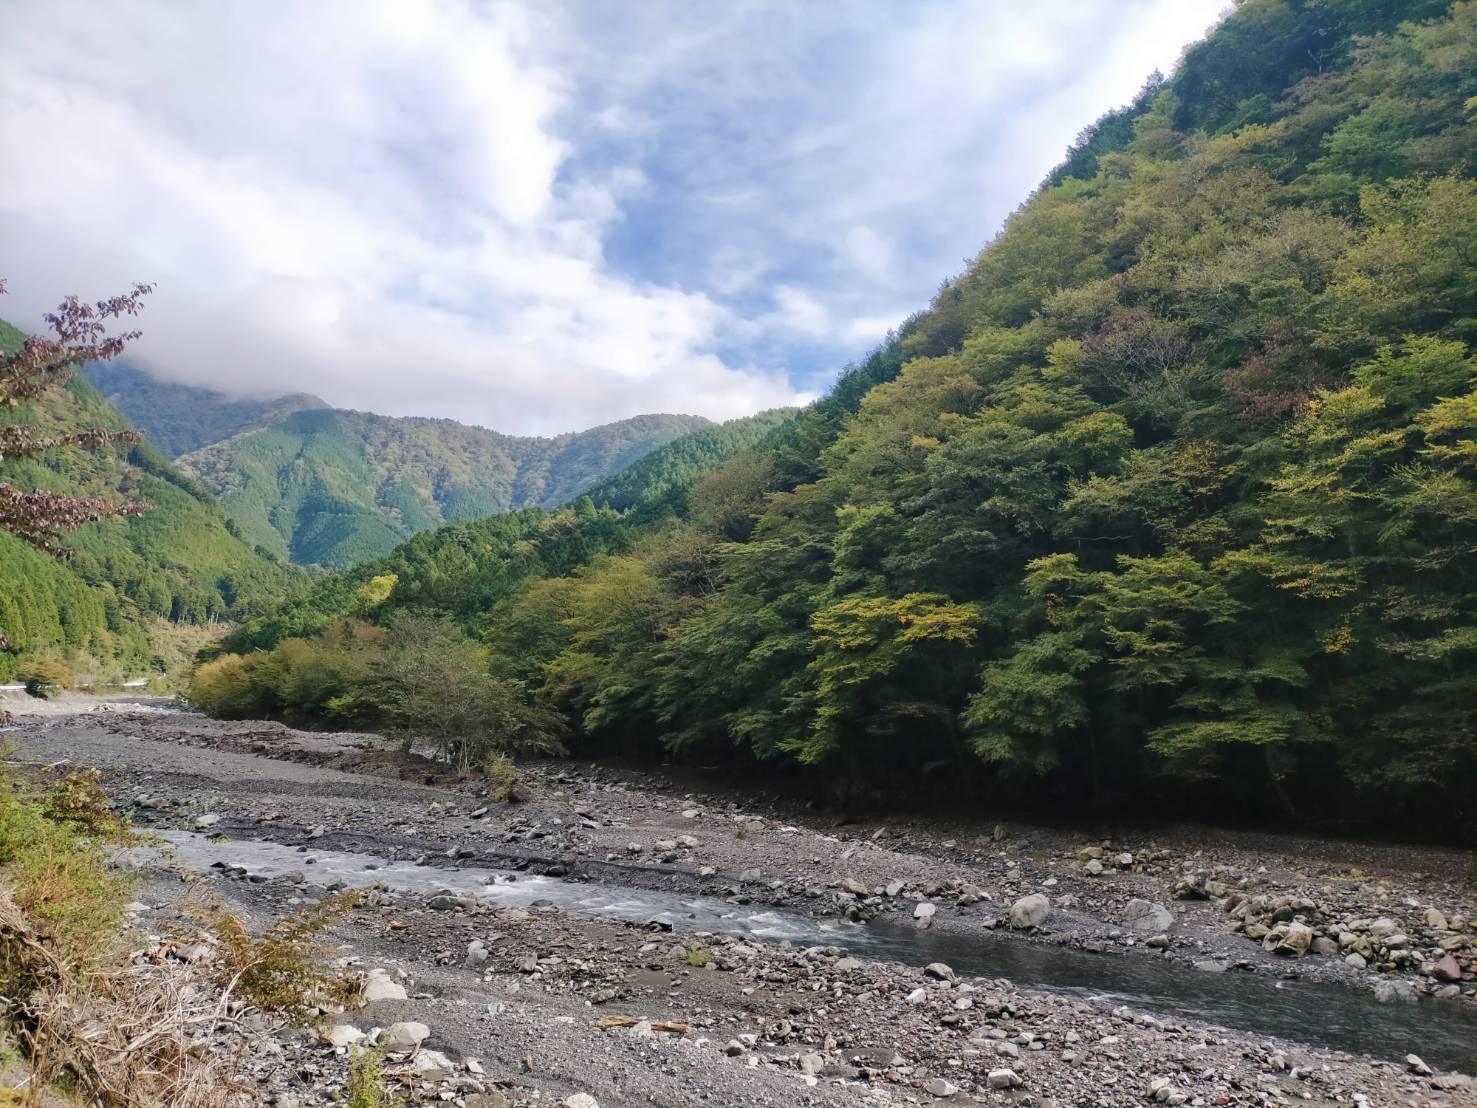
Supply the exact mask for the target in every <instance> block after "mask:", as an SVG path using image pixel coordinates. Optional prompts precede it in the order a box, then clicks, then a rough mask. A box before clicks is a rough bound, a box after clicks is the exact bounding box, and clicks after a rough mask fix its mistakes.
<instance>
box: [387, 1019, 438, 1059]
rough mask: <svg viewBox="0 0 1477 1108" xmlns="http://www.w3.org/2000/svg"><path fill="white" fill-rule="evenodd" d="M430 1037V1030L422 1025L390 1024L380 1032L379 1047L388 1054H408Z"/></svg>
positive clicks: (413, 1023)
mask: <svg viewBox="0 0 1477 1108" xmlns="http://www.w3.org/2000/svg"><path fill="white" fill-rule="evenodd" d="M430 1037H431V1029H430V1028H429V1027H427V1026H426V1025H425V1024H423V1023H415V1022H413V1021H407V1022H405V1023H392V1024H390V1026H389V1027H387V1028H385V1029H384V1030H383V1031H381V1032H380V1040H379V1045H380V1046H382V1047H384V1049H385V1052H386V1053H388V1054H409V1053H410V1052H411V1051H412V1050H415V1049H416V1048H417V1047H418V1046H420V1045H421V1043H423V1042H425V1041H426V1040H427V1039H429V1038H430Z"/></svg>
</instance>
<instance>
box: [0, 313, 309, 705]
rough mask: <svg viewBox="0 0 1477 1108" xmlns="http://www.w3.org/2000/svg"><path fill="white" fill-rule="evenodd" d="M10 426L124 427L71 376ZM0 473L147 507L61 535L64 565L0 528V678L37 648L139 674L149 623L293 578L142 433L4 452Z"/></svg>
mask: <svg viewBox="0 0 1477 1108" xmlns="http://www.w3.org/2000/svg"><path fill="white" fill-rule="evenodd" d="M23 341H24V336H23V335H22V333H21V332H20V331H18V330H16V329H15V328H13V327H11V326H9V325H8V324H3V323H0V346H3V348H5V349H16V348H18V347H19V345H20V343H21V342H23ZM16 423H33V424H34V425H35V427H36V430H37V433H38V434H39V435H40V436H42V437H48V436H54V435H57V434H62V433H66V432H68V431H76V430H79V429H81V428H84V427H96V428H102V429H105V430H119V429H123V428H126V427H128V422H127V421H126V420H125V419H124V418H123V417H122V416H121V415H120V414H119V413H118V412H117V411H116V410H115V409H113V408H112V406H111V405H109V404H108V403H107V401H105V400H104V399H103V398H102V396H101V395H99V393H98V392H97V390H96V389H95V388H94V387H93V386H92V385H91V384H89V383H88V382H87V381H86V380H84V379H82V378H80V377H76V378H73V380H72V381H71V382H70V383H68V384H67V386H66V387H65V388H62V389H59V390H56V391H53V392H48V393H46V394H44V395H43V396H41V397H39V398H37V399H35V400H32V401H29V402H27V403H25V404H22V405H20V406H19V407H18V408H14V409H0V424H5V425H12V424H16ZM0 480H4V481H8V482H11V483H13V484H15V485H17V486H18V487H20V488H24V489H30V488H42V489H50V490H53V491H58V492H64V493H69V494H72V495H82V496H99V497H105V498H108V499H110V500H113V501H116V502H124V501H138V502H141V503H144V504H146V505H148V507H149V510H148V511H147V512H145V513H144V514H142V515H140V516H137V517H135V518H130V519H108V520H103V521H102V522H98V523H93V524H89V525H88V526H86V527H84V528H82V529H81V530H79V531H77V532H76V533H75V534H74V535H72V536H69V538H68V545H69V546H70V547H71V548H72V551H73V554H72V557H71V560H70V561H67V562H59V561H57V560H56V559H54V558H52V557H50V556H49V555H47V554H45V553H42V552H40V551H38V550H35V549H33V548H31V547H29V546H27V545H25V544H24V543H22V542H21V541H20V540H19V539H17V538H16V537H14V536H12V535H10V534H9V533H6V532H0V641H3V642H4V644H5V645H4V647H3V648H0V679H9V678H11V677H13V676H14V675H15V674H16V672H17V671H18V670H20V669H22V668H23V667H24V666H25V665H26V664H28V660H29V659H34V658H36V657H38V656H51V657H55V658H56V659H58V660H59V661H64V662H68V663H70V662H76V663H77V664H78V665H80V666H81V667H83V668H92V667H98V668H101V669H102V670H105V671H108V670H111V671H113V672H117V673H126V674H129V675H134V674H137V673H140V672H145V671H148V670H149V669H150V668H151V667H152V665H153V660H154V655H155V653H156V651H155V649H154V648H153V647H152V646H151V645H150V642H149V635H148V629H149V627H150V626H151V624H153V623H154V622H155V621H160V620H162V621H171V622H175V623H184V624H196V625H204V624H207V623H209V622H211V621H213V620H219V619H224V618H229V617H233V616H237V615H241V614H245V613H246V612H249V611H251V610H253V606H254V605H259V604H263V603H265V602H266V601H267V600H268V599H270V598H274V597H279V596H281V595H282V594H283V593H284V592H286V591H288V590H289V587H290V582H291V580H292V579H293V578H294V577H295V576H296V572H295V571H293V570H291V569H290V568H289V567H284V566H280V565H278V564H277V563H275V562H274V561H272V560H271V559H270V558H269V557H267V556H265V555H263V554H262V553H259V552H258V551H256V550H253V549H252V547H251V546H250V545H249V544H247V543H246V542H244V541H242V539H241V538H240V537H239V536H238V535H236V534H235V533H234V531H233V529H232V528H231V526H230V524H229V523H228V522H227V520H226V517H225V515H224V514H223V513H222V512H221V510H220V508H219V507H218V506H217V505H216V504H215V502H214V499H213V498H212V497H211V495H210V494H209V493H208V492H207V491H206V490H205V489H203V488H201V487H200V486H199V484H198V483H196V482H195V481H194V480H193V479H192V478H190V477H188V476H187V475H186V474H183V473H181V472H180V471H179V470H178V469H176V468H175V467H174V466H173V465H171V464H170V463H169V462H168V461H167V460H165V459H164V458H163V457H162V456H160V454H159V452H158V451H157V450H155V449H154V448H153V446H151V445H150V444H149V443H148V442H147V441H143V442H139V443H134V444H124V445H118V446H113V447H108V448H105V449H104V450H102V451H99V452H91V451H86V450H77V449H63V450H57V451H52V452H49V453H48V454H47V455H45V456H44V457H43V458H40V459H28V460H6V461H3V462H0Z"/></svg>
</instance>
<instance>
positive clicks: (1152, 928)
mask: <svg viewBox="0 0 1477 1108" xmlns="http://www.w3.org/2000/svg"><path fill="white" fill-rule="evenodd" d="M1123 923H1124V925H1125V926H1127V927H1131V928H1132V929H1133V930H1135V931H1143V932H1146V933H1147V934H1150V935H1158V934H1162V933H1163V932H1165V931H1168V930H1169V929H1170V928H1171V927H1173V926H1174V913H1173V912H1171V911H1170V910H1169V909H1168V908H1166V907H1165V906H1164V905H1162V904H1154V903H1151V902H1150V901H1147V900H1139V899H1137V898H1135V899H1133V900H1130V901H1129V902H1128V907H1127V908H1125V909H1124V910H1123Z"/></svg>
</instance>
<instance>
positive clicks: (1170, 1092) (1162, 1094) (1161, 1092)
mask: <svg viewBox="0 0 1477 1108" xmlns="http://www.w3.org/2000/svg"><path fill="white" fill-rule="evenodd" d="M1175 1092H1176V1089H1175V1087H1174V1082H1173V1081H1171V1080H1170V1079H1169V1078H1167V1077H1156V1078H1154V1080H1152V1081H1150V1082H1149V1089H1148V1094H1147V1095H1148V1097H1149V1099H1150V1100H1156V1101H1158V1102H1159V1103H1161V1104H1163V1103H1165V1102H1166V1101H1168V1100H1169V1099H1170V1098H1171V1097H1173V1096H1174V1095H1175ZM1181 1100H1183V1098H1181Z"/></svg>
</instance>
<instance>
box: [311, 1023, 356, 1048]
mask: <svg viewBox="0 0 1477 1108" xmlns="http://www.w3.org/2000/svg"><path fill="white" fill-rule="evenodd" d="M318 1038H319V1040H320V1041H321V1042H323V1043H324V1045H326V1046H332V1047H341V1046H353V1045H354V1044H355V1043H357V1042H358V1041H359V1040H360V1039H362V1038H364V1032H363V1031H360V1030H359V1029H358V1028H357V1027H354V1026H352V1025H350V1024H347V1023H336V1024H334V1025H333V1026H332V1027H326V1028H324V1029H323V1030H321V1031H319V1032H318Z"/></svg>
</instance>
